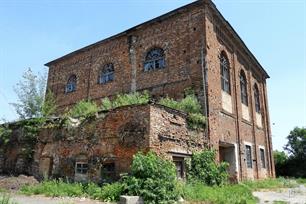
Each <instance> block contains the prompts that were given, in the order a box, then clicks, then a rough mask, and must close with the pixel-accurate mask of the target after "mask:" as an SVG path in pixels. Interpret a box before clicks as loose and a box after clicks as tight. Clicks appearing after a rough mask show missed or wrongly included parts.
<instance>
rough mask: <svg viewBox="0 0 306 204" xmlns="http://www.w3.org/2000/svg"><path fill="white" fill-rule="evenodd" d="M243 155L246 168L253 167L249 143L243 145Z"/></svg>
mask: <svg viewBox="0 0 306 204" xmlns="http://www.w3.org/2000/svg"><path fill="white" fill-rule="evenodd" d="M245 156H246V162H247V167H248V168H253V165H252V148H251V146H250V145H245Z"/></svg>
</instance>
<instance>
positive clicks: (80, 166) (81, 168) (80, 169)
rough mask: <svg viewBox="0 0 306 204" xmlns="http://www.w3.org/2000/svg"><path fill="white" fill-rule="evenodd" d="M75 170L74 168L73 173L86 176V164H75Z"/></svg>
mask: <svg viewBox="0 0 306 204" xmlns="http://www.w3.org/2000/svg"><path fill="white" fill-rule="evenodd" d="M75 168H76V170H75V172H76V173H77V174H87V170H88V164H87V163H83V162H77V163H76V164H75Z"/></svg>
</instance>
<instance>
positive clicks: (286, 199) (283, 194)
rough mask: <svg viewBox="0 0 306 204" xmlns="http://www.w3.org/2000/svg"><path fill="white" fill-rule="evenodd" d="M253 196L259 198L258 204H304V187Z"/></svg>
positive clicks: (262, 192) (305, 203) (305, 198)
mask: <svg viewBox="0 0 306 204" xmlns="http://www.w3.org/2000/svg"><path fill="white" fill-rule="evenodd" d="M253 195H254V196H255V197H257V198H259V203H260V204H268V203H277V201H278V202H279V203H284V204H285V203H290V204H306V187H305V186H304V185H300V186H299V187H296V188H285V189H278V190H276V191H270V190H269V191H260V192H253ZM281 201H282V202H281Z"/></svg>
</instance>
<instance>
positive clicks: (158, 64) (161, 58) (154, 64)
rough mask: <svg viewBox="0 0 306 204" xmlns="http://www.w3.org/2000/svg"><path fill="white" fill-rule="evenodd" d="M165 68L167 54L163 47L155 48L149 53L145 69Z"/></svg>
mask: <svg viewBox="0 0 306 204" xmlns="http://www.w3.org/2000/svg"><path fill="white" fill-rule="evenodd" d="M163 68H165V54H164V50H163V49H162V48H153V49H151V50H150V51H149V52H148V53H147V54H146V58H145V62H144V71H150V70H155V69H163Z"/></svg>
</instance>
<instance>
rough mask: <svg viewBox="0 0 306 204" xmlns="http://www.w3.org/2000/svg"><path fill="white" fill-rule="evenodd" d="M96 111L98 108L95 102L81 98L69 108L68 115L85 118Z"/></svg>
mask: <svg viewBox="0 0 306 204" xmlns="http://www.w3.org/2000/svg"><path fill="white" fill-rule="evenodd" d="M98 111H99V108H98V106H97V104H96V103H95V102H93V101H90V100H81V101H80V102H78V103H77V104H76V105H75V106H73V107H72V108H71V109H70V110H69V112H68V116H70V117H73V118H82V117H83V118H87V117H90V116H92V115H94V114H95V113H97V112H98Z"/></svg>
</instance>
